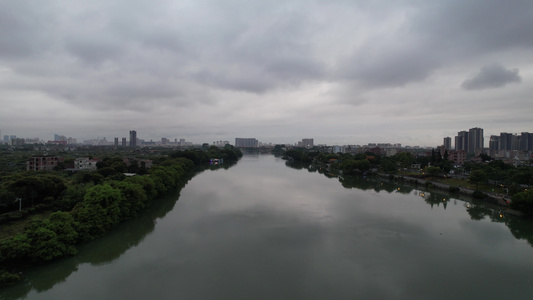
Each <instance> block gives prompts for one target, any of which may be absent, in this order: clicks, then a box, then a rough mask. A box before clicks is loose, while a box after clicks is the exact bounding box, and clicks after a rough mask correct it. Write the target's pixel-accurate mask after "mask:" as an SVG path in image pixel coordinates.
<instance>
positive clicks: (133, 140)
mask: <svg viewBox="0 0 533 300" xmlns="http://www.w3.org/2000/svg"><path fill="white" fill-rule="evenodd" d="M130 147H137V131H135V130H130Z"/></svg>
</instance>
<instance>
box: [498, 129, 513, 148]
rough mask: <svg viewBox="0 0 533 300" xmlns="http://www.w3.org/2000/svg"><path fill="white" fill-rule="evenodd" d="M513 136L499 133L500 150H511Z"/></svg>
mask: <svg viewBox="0 0 533 300" xmlns="http://www.w3.org/2000/svg"><path fill="white" fill-rule="evenodd" d="M512 148H513V134H512V133H507V132H502V133H500V150H513V149H512Z"/></svg>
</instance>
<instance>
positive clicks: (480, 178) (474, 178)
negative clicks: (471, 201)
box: [468, 170, 489, 190]
mask: <svg viewBox="0 0 533 300" xmlns="http://www.w3.org/2000/svg"><path fill="white" fill-rule="evenodd" d="M488 179H489V177H488V174H487V172H485V171H484V170H473V171H472V172H470V176H469V177H468V182H470V183H473V184H475V185H476V190H477V189H478V188H479V184H480V183H485V182H487V181H488Z"/></svg>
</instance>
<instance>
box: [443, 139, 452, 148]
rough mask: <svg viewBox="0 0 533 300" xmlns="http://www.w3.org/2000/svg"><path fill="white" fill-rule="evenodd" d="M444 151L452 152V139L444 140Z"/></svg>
mask: <svg viewBox="0 0 533 300" xmlns="http://www.w3.org/2000/svg"><path fill="white" fill-rule="evenodd" d="M443 145H444V149H446V150H448V151H450V150H452V138H451V137H449V136H447V137H445V138H444V144H443Z"/></svg>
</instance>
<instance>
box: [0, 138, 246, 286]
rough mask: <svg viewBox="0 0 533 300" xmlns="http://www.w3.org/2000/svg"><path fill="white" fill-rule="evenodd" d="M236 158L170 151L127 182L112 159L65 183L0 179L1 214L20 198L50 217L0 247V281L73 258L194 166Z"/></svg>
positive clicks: (61, 179)
mask: <svg viewBox="0 0 533 300" xmlns="http://www.w3.org/2000/svg"><path fill="white" fill-rule="evenodd" d="M241 156H242V153H241V152H240V150H238V149H236V148H234V147H231V146H228V147H225V148H224V149H219V148H217V147H211V148H209V149H208V151H195V150H187V151H176V152H173V153H171V154H170V155H168V156H167V157H160V158H157V159H156V160H155V161H154V166H153V167H152V168H150V169H148V170H147V171H146V174H145V175H139V176H132V177H126V176H125V175H124V173H123V172H124V171H127V167H126V166H125V164H124V163H123V161H122V159H118V158H113V157H107V158H104V159H103V160H102V161H101V163H99V165H98V169H97V170H96V171H94V172H80V173H76V174H74V175H72V176H70V177H69V176H66V175H65V174H63V173H57V172H53V173H46V172H22V173H16V174H11V175H4V176H3V177H2V178H1V179H0V186H1V188H2V189H1V191H2V192H1V194H0V205H3V206H2V207H3V209H4V210H8V209H9V208H11V206H12V205H11V203H10V202H13V199H15V198H17V197H24V198H25V199H28V198H31V199H32V202H33V203H32V208H31V209H34V208H39V207H43V206H44V207H45V208H47V209H51V210H53V211H54V212H53V213H52V214H50V215H49V217H47V218H45V219H38V220H34V221H32V222H30V223H29V225H27V226H26V227H25V229H24V231H23V232H21V233H18V234H16V235H13V236H10V237H7V238H4V239H3V240H1V241H0V265H1V266H3V267H0V280H1V281H2V282H4V283H9V282H10V281H14V280H16V279H18V278H17V277H18V275H16V274H11V273H9V272H7V270H10V269H11V268H12V267H13V266H14V265H16V264H27V263H28V262H29V263H43V262H47V261H51V260H54V259H57V258H60V257H64V256H67V255H72V254H75V253H76V252H77V248H76V245H77V244H80V243H83V242H86V241H89V240H92V239H95V238H98V237H101V236H103V235H104V234H106V233H107V232H108V231H109V230H111V229H112V228H113V227H114V226H116V225H117V224H119V223H120V222H122V221H124V220H128V219H130V218H134V217H135V216H137V215H138V214H139V213H140V212H141V211H142V210H143V209H144V208H145V207H146V206H148V205H150V203H151V202H152V201H154V200H155V199H157V198H158V197H160V196H162V195H164V194H166V193H168V192H169V191H170V190H172V189H175V188H176V187H178V185H179V184H180V183H182V182H184V180H186V178H187V175H188V173H190V171H191V170H192V169H193V167H194V166H195V165H200V164H204V163H207V162H209V159H210V158H221V157H223V158H225V159H226V160H228V161H236V160H238V159H239V158H240V157H241ZM6 203H7V204H6ZM17 208H18V207H17ZM31 209H26V210H25V213H28V211H29V210H31ZM8 219H9V218H8Z"/></svg>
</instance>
